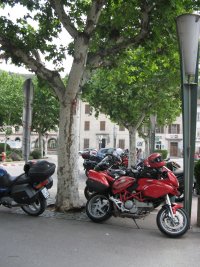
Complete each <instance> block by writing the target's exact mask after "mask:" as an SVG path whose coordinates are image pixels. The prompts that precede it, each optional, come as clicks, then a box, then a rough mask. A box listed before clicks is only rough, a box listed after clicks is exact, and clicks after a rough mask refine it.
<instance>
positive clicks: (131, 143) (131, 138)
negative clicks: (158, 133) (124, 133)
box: [128, 127, 137, 167]
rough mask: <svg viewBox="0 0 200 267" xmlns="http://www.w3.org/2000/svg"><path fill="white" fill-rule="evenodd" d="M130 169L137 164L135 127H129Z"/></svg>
mask: <svg viewBox="0 0 200 267" xmlns="http://www.w3.org/2000/svg"><path fill="white" fill-rule="evenodd" d="M128 130H129V167H130V166H132V165H135V164H136V160H137V155H136V133H137V129H136V128H135V127H129V128H128Z"/></svg>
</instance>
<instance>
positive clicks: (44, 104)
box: [32, 79, 59, 135]
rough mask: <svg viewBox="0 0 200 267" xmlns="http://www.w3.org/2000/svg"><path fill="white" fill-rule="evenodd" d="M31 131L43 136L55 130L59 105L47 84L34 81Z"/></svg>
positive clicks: (41, 81)
mask: <svg viewBox="0 0 200 267" xmlns="http://www.w3.org/2000/svg"><path fill="white" fill-rule="evenodd" d="M33 83H34V101H33V118H32V130H34V131H36V132H38V133H41V134H42V135H44V134H45V133H46V132H48V131H50V130H55V128H56V126H57V125H58V122H59V103H58V100H57V98H56V97H55V95H54V94H53V92H52V91H51V90H50V89H49V86H48V84H47V83H46V82H45V81H44V80H41V79H34V80H33Z"/></svg>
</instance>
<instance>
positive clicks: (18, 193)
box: [0, 160, 56, 216]
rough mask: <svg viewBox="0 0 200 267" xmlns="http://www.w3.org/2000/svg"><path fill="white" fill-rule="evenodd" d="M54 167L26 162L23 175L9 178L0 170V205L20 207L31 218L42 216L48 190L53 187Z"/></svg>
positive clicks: (4, 171)
mask: <svg viewBox="0 0 200 267" xmlns="http://www.w3.org/2000/svg"><path fill="white" fill-rule="evenodd" d="M55 168H56V165H55V164H54V163H50V162H48V161H45V160H41V161H37V162H36V163H35V162H31V161H30V162H28V163H26V164H25V165H24V173H22V174H21V175H19V176H11V175H10V174H9V173H8V172H7V171H6V170H5V169H3V168H0V205H3V206H5V207H7V208H12V207H21V209H22V210H23V211H24V212H26V213H27V214H29V215H31V216H38V215H40V214H42V213H43V212H44V211H45V209H46V206H47V198H48V197H49V192H48V189H50V188H51V187H52V185H53V179H52V177H51V176H52V175H53V173H54V172H55Z"/></svg>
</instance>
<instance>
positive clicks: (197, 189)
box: [194, 160, 200, 195]
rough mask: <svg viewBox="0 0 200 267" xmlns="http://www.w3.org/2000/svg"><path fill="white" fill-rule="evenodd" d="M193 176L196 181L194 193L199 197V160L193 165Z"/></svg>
mask: <svg viewBox="0 0 200 267" xmlns="http://www.w3.org/2000/svg"><path fill="white" fill-rule="evenodd" d="M194 176H195V179H196V192H197V194H198V195H200V160H198V161H197V162H196V163H195V166H194Z"/></svg>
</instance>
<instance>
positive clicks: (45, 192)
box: [41, 187, 50, 198]
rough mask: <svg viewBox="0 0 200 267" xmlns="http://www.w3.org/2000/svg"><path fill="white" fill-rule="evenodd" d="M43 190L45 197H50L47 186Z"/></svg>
mask: <svg viewBox="0 0 200 267" xmlns="http://www.w3.org/2000/svg"><path fill="white" fill-rule="evenodd" d="M41 192H42V194H43V196H44V197H45V198H49V196H50V194H49V192H48V190H47V189H46V188H45V187H44V188H43V189H42V190H41Z"/></svg>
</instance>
